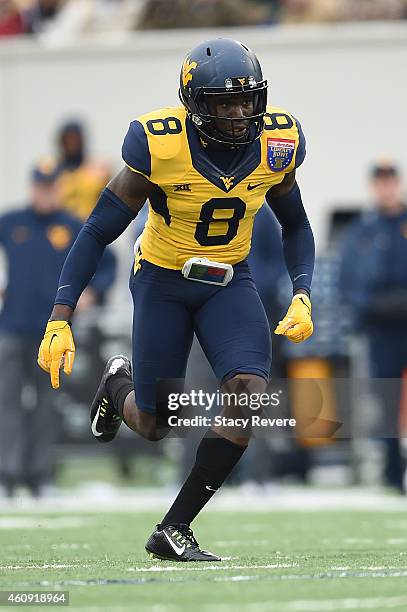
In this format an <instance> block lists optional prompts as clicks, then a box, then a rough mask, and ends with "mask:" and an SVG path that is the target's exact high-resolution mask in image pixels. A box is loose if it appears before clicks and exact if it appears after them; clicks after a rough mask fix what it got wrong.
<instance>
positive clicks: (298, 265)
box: [266, 183, 315, 293]
mask: <svg viewBox="0 0 407 612" xmlns="http://www.w3.org/2000/svg"><path fill="white" fill-rule="evenodd" d="M266 199H267V202H268V203H269V204H270V207H271V209H272V211H273V212H274V214H275V216H276V217H277V220H278V222H279V223H280V225H281V228H282V239H283V251H284V259H285V263H286V266H287V270H288V274H289V275H290V278H291V282H292V284H293V291H294V292H295V291H297V290H298V289H305V290H306V291H308V292H309V293H310V292H311V282H312V275H313V272H314V263H315V244H314V236H313V233H312V229H311V226H310V223H309V221H308V217H307V213H306V212H305V210H304V206H303V203H302V199H301V192H300V188H299V187H298V185H297V183H295V185H294V187H293V188H292V189H291V191H290V192H289V193H287V194H285V195H283V196H280V197H278V198H271V197H267V196H266Z"/></svg>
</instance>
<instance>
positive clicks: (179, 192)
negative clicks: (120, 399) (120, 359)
mask: <svg viewBox="0 0 407 612" xmlns="http://www.w3.org/2000/svg"><path fill="white" fill-rule="evenodd" d="M265 126H266V129H265V130H264V132H263V134H262V136H261V138H260V139H258V140H256V141H255V142H253V143H252V144H251V145H248V146H247V147H244V150H243V151H242V152H240V151H237V152H236V154H235V155H234V157H233V156H232V158H231V152H230V150H226V153H223V157H222V153H220V152H219V150H215V151H213V146H212V147H211V146H210V145H208V144H207V143H206V142H205V141H204V140H202V139H201V137H200V136H199V134H198V132H197V131H196V130H195V128H194V126H193V125H192V124H191V122H190V120H189V119H187V117H186V112H185V110H184V109H183V108H166V109H162V110H160V111H155V112H152V113H149V114H147V115H144V116H142V117H140V118H139V119H138V120H136V121H133V122H132V123H131V125H130V128H129V131H128V133H127V135H126V138H125V141H124V144H123V150H122V154H123V158H124V161H125V163H126V164H127V166H128V167H129V168H130V169H131V170H133V171H134V172H139V173H141V174H143V175H144V176H145V177H147V178H148V179H149V180H150V181H151V182H153V183H154V184H155V185H156V186H157V188H156V190H155V193H154V195H153V196H152V197H151V198H150V202H149V204H150V206H149V215H148V220H147V223H146V226H145V229H144V231H143V235H142V240H141V253H142V255H141V258H140V253H139V254H138V257H137V260H136V263H137V265H135V268H134V273H133V274H132V275H131V279H130V289H131V292H132V296H133V301H134V322H133V340H134V341H133V347H134V348H133V369H134V382H135V393H136V403H137V405H138V406H139V408H140V409H142V410H145V411H151V412H154V411H155V405H156V400H155V388H156V381H157V379H160V378H183V377H184V376H185V370H186V365H187V359H188V355H189V350H190V347H191V343H192V338H193V333H194V331H195V333H196V335H197V337H198V339H199V341H200V344H201V346H202V347H203V349H204V351H205V354H206V356H207V358H208V361H209V362H210V364H211V365H212V368H213V370H214V372H215V375H216V377H217V378H218V379H219V380H226V379H229V378H232V377H233V376H234V375H236V374H237V373H250V374H256V375H257V376H260V377H262V378H265V379H267V378H268V376H269V371H270V367H271V339H270V330H269V326H268V322H267V318H266V316H265V313H264V308H263V306H262V303H261V301H260V298H259V296H258V293H257V290H256V287H255V285H254V282H253V280H252V278H251V274H250V270H249V267H248V264H247V262H246V256H247V255H248V253H249V251H250V244H251V235H252V229H253V220H254V216H255V214H256V212H257V211H258V210H259V209H260V207H261V206H262V204H263V202H264V197H265V194H266V192H267V191H268V190H269V189H270V188H271V187H272V186H274V185H277V184H279V183H280V182H281V181H282V180H283V178H284V176H285V174H286V173H288V172H291V171H292V170H293V169H294V168H295V167H297V166H298V165H300V164H301V163H302V161H303V159H304V156H305V139H304V136H303V133H302V130H301V127H300V125H299V123H298V122H297V121H296V120H295V118H294V117H293V116H292V115H291V114H289V113H287V112H286V111H284V110H282V109H278V108H274V107H269V108H268V109H267V115H266V117H265ZM214 158H215V159H216V163H215V162H214V161H213V159H214ZM231 159H232V163H233V161H234V165H230V160H231ZM225 161H226V163H228V164H229V168H228V171H227V172H225V171H224V170H222V168H220V167H218V166H217V164H219V165H221V164H222V165H223V166H224V165H225ZM194 256H201V257H202V256H204V257H208V258H209V259H211V260H212V261H218V262H223V263H230V264H232V265H233V266H234V277H233V279H232V281H231V282H230V283H229V284H228V285H227V286H226V287H217V286H211V285H204V284H201V283H194V282H191V281H189V280H187V279H185V278H184V277H183V276H182V275H181V273H180V269H181V268H182V266H183V264H184V263H185V261H187V260H188V259H189V258H190V257H194ZM154 339H156V341H154Z"/></svg>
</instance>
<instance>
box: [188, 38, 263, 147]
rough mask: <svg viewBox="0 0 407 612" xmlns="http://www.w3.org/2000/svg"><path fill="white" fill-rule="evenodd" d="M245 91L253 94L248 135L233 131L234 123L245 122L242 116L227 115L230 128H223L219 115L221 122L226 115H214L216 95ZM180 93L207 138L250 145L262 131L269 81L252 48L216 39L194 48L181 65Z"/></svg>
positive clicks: (247, 121) (235, 93)
mask: <svg viewBox="0 0 407 612" xmlns="http://www.w3.org/2000/svg"><path fill="white" fill-rule="evenodd" d="M246 92H249V93H250V94H252V102H253V114H252V115H250V116H249V117H246V116H245V117H244V121H245V123H246V125H247V130H246V132H245V134H244V135H243V137H242V136H241V134H240V133H239V135H238V134H237V132H238V131H236V133H235V130H234V125H235V124H236V125H238V124H239V122H240V124H241V123H242V119H241V118H228V119H227V121H230V129H228V130H227V133H226V131H221V130H220V129H219V127H218V123H219V118H221V119H222V122H224V118H223V117H219V116H218V115H216V114H213V104H211V101H212V102H213V101H214V100H215V101H216V96H223V97H224V96H233V95H240V96H241V95H242V93H246ZM179 96H180V99H181V102H182V103H183V105H184V106H185V108H186V109H187V111H188V115H189V117H190V118H191V120H192V121H193V123H194V125H195V127H196V129H197V130H198V131H199V132H200V133H201V134H202V136H203V137H204V138H205V139H209V140H212V141H215V142H218V143H221V144H223V145H228V146H238V145H247V144H250V143H252V142H254V141H255V140H256V139H257V138H259V136H260V135H261V133H262V131H263V127H264V122H263V117H264V114H265V112H266V104H267V81H266V80H264V79H263V74H262V70H261V67H260V64H259V61H258V59H257V57H256V56H255V54H254V53H253V51H251V50H250V49H248V47H246V46H245V45H243V44H242V43H241V42H238V41H237V40H232V39H229V38H216V39H214V40H208V41H206V42H203V43H201V44H200V45H198V46H197V47H195V49H192V51H191V52H190V53H189V54H188V55H187V57H186V59H185V61H184V63H183V65H182V69H181V77H180V89H179ZM211 109H212V111H211ZM236 122H237V123H236Z"/></svg>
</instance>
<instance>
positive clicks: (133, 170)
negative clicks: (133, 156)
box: [124, 162, 150, 179]
mask: <svg viewBox="0 0 407 612" xmlns="http://www.w3.org/2000/svg"><path fill="white" fill-rule="evenodd" d="M124 163H125V165H126V166H127V168H128V169H129V170H131V171H132V172H135V173H136V174H141V176H144V177H145V178H146V179H150V175H148V174H144V172H141V171H140V170H137V169H136V168H133V167H132V166H130V165H129V164H128V163H127V162H124Z"/></svg>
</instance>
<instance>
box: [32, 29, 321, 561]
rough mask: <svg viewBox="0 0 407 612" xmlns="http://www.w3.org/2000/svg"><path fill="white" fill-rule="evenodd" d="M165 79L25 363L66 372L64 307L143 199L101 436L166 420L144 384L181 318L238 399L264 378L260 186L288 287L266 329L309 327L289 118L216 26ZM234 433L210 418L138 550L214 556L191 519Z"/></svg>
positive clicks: (183, 342) (309, 237)
mask: <svg viewBox="0 0 407 612" xmlns="http://www.w3.org/2000/svg"><path fill="white" fill-rule="evenodd" d="M179 93H180V98H181V101H182V106H179V107H176V108H170V109H168V108H163V109H160V110H155V111H152V112H150V113H147V114H146V115H143V116H141V117H139V118H138V119H137V120H135V121H133V122H132V123H131V124H130V127H129V130H128V132H127V135H126V137H125V140H124V144H123V148H122V155H123V159H124V162H125V167H124V168H123V169H122V170H121V171H120V172H119V173H118V174H117V175H116V176H115V177H114V178H113V179H112V181H110V183H109V185H108V187H107V188H106V189H105V190H104V191H103V192H102V194H101V196H100V199H99V201H98V204H97V206H96V208H95V209H94V211H93V212H92V214H91V216H90V218H89V219H88V221H87V222H86V224H85V226H84V228H83V229H82V231H81V233H80V235H79V237H78V240H77V241H76V243H75V245H74V247H73V248H72V249H71V252H70V253H69V255H68V257H67V260H66V262H65V265H64V268H63V271H62V274H61V278H60V281H59V285H60V288H59V290H58V292H57V295H56V299H55V306H54V308H53V310H52V313H51V318H50V322H49V323H48V325H47V328H46V330H45V334H44V338H43V340H42V342H41V345H40V349H39V355H38V362H39V365H40V366H41V367H42V368H43V369H44V370H45V371H46V372H48V373H49V375H50V379H51V384H52V386H53V387H54V388H58V387H59V384H60V368H61V367H63V368H64V371H65V373H68V374H69V373H70V372H71V371H72V367H73V361H74V356H75V346H74V341H73V336H72V333H71V328H70V321H71V318H72V315H73V311H74V309H75V306H76V303H77V300H78V298H79V296H80V295H81V293H82V291H83V290H84V288H85V287H86V285H87V283H88V282H89V279H90V278H91V277H92V274H93V272H94V269H95V267H96V265H97V263H98V261H99V258H100V257H101V256H102V254H103V251H104V247H105V246H106V245H107V244H110V243H111V242H113V241H114V240H115V239H116V238H117V237H118V236H120V235H121V234H122V233H123V232H124V230H125V229H126V228H127V227H128V226H129V224H130V223H131V222H132V221H133V220H134V218H135V217H136V215H137V214H138V212H139V211H140V209H141V208H142V207H143V205H144V203H145V201H146V199H148V200H149V204H150V207H149V214H148V220H147V225H146V229H145V230H144V231H143V235H142V240H141V244H140V247H139V249H138V250H137V255H136V258H135V262H134V265H133V267H132V273H131V278H130V289H131V292H132V296H133V302H134V318H133V359H132V362H133V363H132V366H131V365H130V361H129V359H128V358H127V357H124V356H122V355H115V356H113V357H111V358H110V359H109V361H108V363H107V364H106V369H105V372H104V374H103V376H102V380H101V382H100V385H99V388H98V390H97V392H96V395H95V398H94V400H93V402H92V405H91V410H90V420H91V428H92V433H93V435H94V436H95V438H96V439H97V440H99V441H100V442H110V441H111V440H113V438H114V437H115V436H116V434H117V432H118V431H119V428H120V426H121V423H122V422H123V421H124V422H125V424H126V425H127V426H128V427H130V429H132V430H133V431H135V432H137V433H138V434H139V435H141V436H143V437H144V438H147V439H148V440H151V441H157V440H158V439H161V438H163V437H164V436H166V435H167V434H168V431H169V423H168V417H169V414H170V413H169V412H168V410H169V406H168V390H167V393H164V397H163V398H160V397H158V398H157V397H156V391H157V381H158V380H160V379H161V380H166V381H168V380H169V379H174V378H175V379H184V378H185V370H186V366H187V361H188V355H189V352H190V348H191V342H192V338H193V334H194V332H195V333H196V335H197V337H198V339H199V341H200V344H201V346H202V347H203V348H204V351H205V354H206V356H207V358H208V360H209V362H210V364H211V366H212V368H213V370H214V373H215V375H216V378H217V379H218V380H219V381H221V389H222V390H223V391H224V392H227V393H232V394H236V397H237V396H238V395H239V397H240V396H241V395H242V396H243V397H244V398H246V399H247V398H248V396H249V395H250V394H251V393H259V392H262V391H265V390H266V388H267V383H268V378H269V373H270V367H271V338H270V329H269V325H268V321H267V317H266V315H265V312H264V308H263V306H262V304H261V301H260V298H259V295H258V293H257V291H256V288H255V285H254V283H253V280H252V278H251V275H250V270H249V267H248V264H247V261H246V257H247V255H248V252H249V250H250V241H251V234H252V227H253V220H254V216H255V214H256V213H257V211H258V210H259V208H260V207H261V205H262V204H263V202H264V200H265V199H266V200H267V202H268V204H269V205H270V206H271V208H272V210H273V211H274V213H275V215H276V217H277V219H278V221H279V222H280V225H281V226H282V228H283V243H284V255H285V259H286V264H287V269H288V271H289V274H290V278H291V281H292V291H293V296H292V300H291V305H290V306H289V308H288V311H287V314H286V316H285V317H284V318H283V320H282V321H281V322H280V323H279V325H278V327H277V328H276V330H275V333H277V334H281V335H284V336H286V337H287V338H289V339H290V340H291V341H293V342H303V341H304V340H306V339H307V338H308V337H309V336H310V335H311V334H312V332H313V324H312V319H311V302H310V298H309V295H310V288H311V281H312V274H313V267H314V257H315V252H314V239H313V234H312V230H311V227H310V224H309V221H308V218H307V215H306V212H305V210H304V207H303V204H302V199H301V193H300V189H299V187H298V185H297V182H296V178H295V173H296V168H297V167H299V166H300V165H301V164H302V162H303V161H304V158H305V138H304V134H303V132H302V129H301V127H300V124H299V122H298V121H297V120H296V119H295V117H293V116H292V115H291V114H290V113H288V112H287V111H285V110H283V109H281V108H277V107H273V106H267V81H265V80H264V79H263V75H262V71H261V67H260V64H259V61H258V59H257V57H256V56H255V54H254V53H253V52H252V51H251V50H250V49H248V48H247V47H246V46H245V45H244V44H242V43H240V42H238V41H234V40H231V39H226V38H218V39H214V40H209V41H206V42H203V43H201V44H200V45H198V46H197V47H196V48H195V49H193V50H192V51H191V53H190V54H189V55H188V56H187V57H186V58H185V60H184V63H183V66H182V69H181V75H180V92H179ZM202 258H206V261H205V260H204V261H202ZM197 260H198V261H197ZM208 281H210V282H209V283H208ZM171 392H172V391H171ZM231 397H232V399H233V395H232V396H231ZM239 413H240V410H239V406H238V404H237V401H236V402H231V405H230V406H225V407H224V409H223V417H224V418H225V419H228V418H229V417H232V416H235V417H236V416H237V415H238V414H239ZM249 438H250V431H247V430H245V429H244V427H243V428H239V425H238V424H237V425H236V427H228V426H227V425H223V424H222V423H221V424H219V425H218V424H213V427H212V428H211V429H209V430H208V432H207V434H206V435H205V436H204V437H203V439H202V440H201V442H200V444H199V446H198V449H197V454H196V461H195V465H194V467H193V468H192V471H191V473H190V475H189V476H188V478H187V480H186V482H185V483H184V485H183V486H182V488H181V491H180V493H179V495H178V497H177V498H176V500H175V502H174V503H173V505H172V506H171V508H170V509H169V511H168V512H167V514H166V515H165V517H163V519H162V521H161V523H160V524H159V525H157V526H156V529H155V530H154V532H153V533H152V535H151V536H150V538H149V539H148V542H147V544H146V550H147V551H148V553H149V554H150V555H152V556H155V557H158V558H160V559H167V560H172V561H176V562H179V561H182V562H184V561H219V560H220V559H219V557H218V556H217V555H214V554H212V553H209V552H207V551H205V550H202V549H201V548H200V546H199V544H198V542H197V540H196V539H195V537H194V535H193V532H192V529H191V527H190V524H191V522H192V521H193V520H194V519H195V517H196V516H197V515H198V514H199V512H200V511H201V510H202V508H203V507H204V506H205V504H206V503H207V502H208V501H209V500H210V499H211V497H212V496H213V494H214V493H215V492H216V491H217V490H218V489H219V488H220V487H221V486H222V484H223V482H224V481H225V480H226V478H227V477H228V476H229V474H230V473H231V472H232V470H233V468H234V467H235V465H237V463H238V461H239V460H240V458H241V457H242V455H243V453H244V451H245V450H246V448H247V445H248V442H249ZM236 528H237V529H239V526H238V525H237V526H236Z"/></svg>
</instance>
